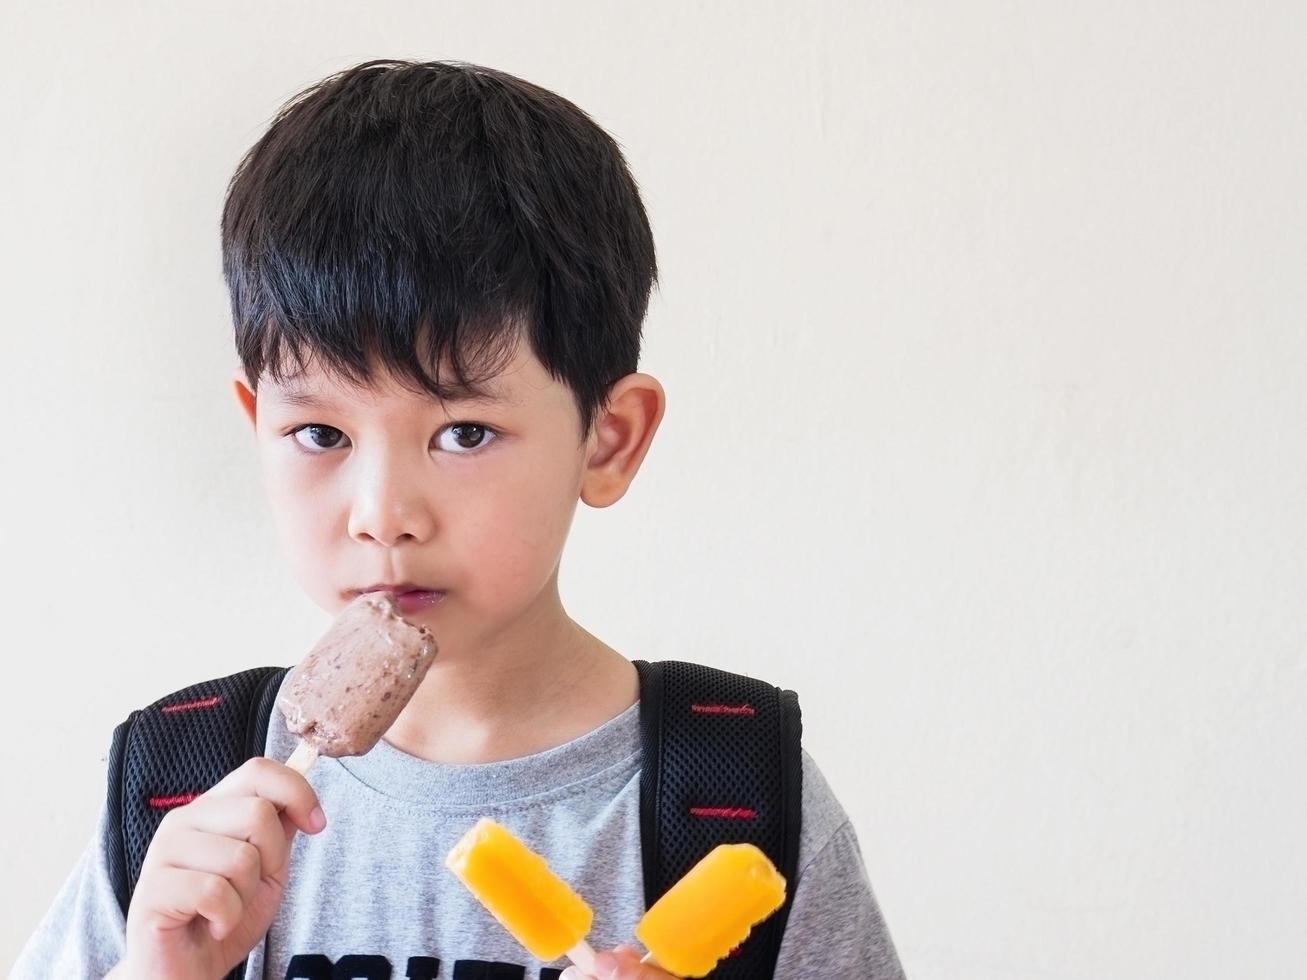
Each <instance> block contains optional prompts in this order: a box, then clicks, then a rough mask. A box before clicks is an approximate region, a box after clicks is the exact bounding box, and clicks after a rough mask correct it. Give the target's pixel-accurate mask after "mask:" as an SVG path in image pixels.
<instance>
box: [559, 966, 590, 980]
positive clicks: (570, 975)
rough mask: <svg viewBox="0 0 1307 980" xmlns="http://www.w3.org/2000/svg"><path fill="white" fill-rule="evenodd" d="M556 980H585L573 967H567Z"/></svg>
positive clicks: (582, 974)
mask: <svg viewBox="0 0 1307 980" xmlns="http://www.w3.org/2000/svg"><path fill="white" fill-rule="evenodd" d="M558 980H585V974H584V973H582V972H581V971H580V970H578V969H577V968H576V967H574V966H569V967H568V968H567V969H566V970H564V971H563V972H562V973H560V974H559V975H558Z"/></svg>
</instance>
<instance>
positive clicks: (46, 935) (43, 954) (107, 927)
mask: <svg viewBox="0 0 1307 980" xmlns="http://www.w3.org/2000/svg"><path fill="white" fill-rule="evenodd" d="M107 825H108V812H107V806H106V805H105V802H104V801H101V803H100V815H99V819H98V820H97V821H96V835H95V837H94V839H92V840H91V841H90V842H89V843H88V844H87V845H86V848H85V849H84V850H83V851H82V854H81V857H80V858H78V860H77V863H76V865H74V866H73V870H72V872H71V873H70V874H69V875H68V878H67V879H66V880H65V881H64V883H63V887H61V888H60V889H59V893H58V894H57V895H56V896H55V899H54V903H53V904H52V905H51V906H50V908H49V910H48V911H47V912H46V913H45V917H44V918H42V919H41V922H40V924H39V925H38V926H37V927H36V931H35V932H34V933H32V935H31V937H30V938H29V939H28V940H27V944H26V945H25V946H24V947H23V951H22V952H21V953H19V954H18V962H17V963H15V964H14V968H13V972H12V973H10V975H9V978H10V980H48V978H49V977H60V978H68V980H80V978H88V980H89V978H96V980H99V978H102V977H103V976H104V975H105V974H106V973H108V972H109V971H110V970H111V969H113V967H114V965H115V964H116V963H117V962H118V961H119V960H120V959H122V957H123V952H124V949H125V947H126V923H125V921H124V918H123V913H122V909H120V908H119V907H118V899H117V898H116V897H115V896H114V893H113V886H112V885H111V884H110V883H109V858H108V852H107V850H106V849H105V842H106V841H107V839H108V837H107V834H106V829H107Z"/></svg>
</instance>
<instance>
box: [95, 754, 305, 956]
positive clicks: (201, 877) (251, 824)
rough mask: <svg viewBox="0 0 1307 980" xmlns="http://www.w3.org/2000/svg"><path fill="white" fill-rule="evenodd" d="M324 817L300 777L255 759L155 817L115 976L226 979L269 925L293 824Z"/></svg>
mask: <svg viewBox="0 0 1307 980" xmlns="http://www.w3.org/2000/svg"><path fill="white" fill-rule="evenodd" d="M325 826H326V818H325V817H324V816H323V815H322V810H321V808H320V807H319V806H318V797H317V794H316V793H315V792H314V791H313V787H311V786H310V785H309V784H308V781H307V780H305V778H304V777H303V776H301V775H300V774H299V773H297V772H295V771H294V770H293V769H288V768H286V766H284V765H282V764H281V763H280V762H276V761H274V760H272V759H265V758H253V759H250V760H249V761H248V762H246V763H245V764H244V765H243V766H241V767H240V768H239V769H236V770H234V771H233V772H231V773H228V775H227V776H226V777H225V778H224V779H223V780H222V782H220V783H218V784H217V785H216V786H214V787H213V788H212V789H210V790H209V791H208V792H207V793H204V794H202V795H201V796H197V797H196V798H195V799H194V800H192V801H191V802H190V803H187V804H186V805H185V806H179V807H177V808H176V809H175V810H171V811H169V813H168V814H167V816H165V817H164V818H163V822H162V823H160V824H159V829H158V831H156V832H155V835H154V839H153V840H151V842H150V847H149V850H147V851H146V852H145V862H144V864H143V865H142V866H141V877H140V880H139V881H138V882H137V884H136V890H135V892H134V893H133V894H132V902H131V905H130V906H129V908H128V910H127V952H126V955H125V956H124V958H123V961H122V962H121V963H120V964H119V965H118V966H117V967H116V968H115V969H114V971H113V973H112V974H111V976H113V977H115V978H118V977H123V978H137V977H140V978H145V977H149V978H158V980H171V978H183V977H184V978H187V980H190V978H195V980H208V978H212V980H221V978H222V977H223V976H225V975H226V974H227V972H228V971H229V970H231V969H232V968H233V967H234V966H235V965H236V964H237V963H239V962H240V961H241V960H242V959H244V957H245V955H246V954H247V953H249V951H250V950H251V949H253V948H254V945H255V944H256V943H257V942H258V941H259V940H260V939H262V938H263V936H264V934H265V933H266V932H267V931H268V927H269V926H270V925H271V924H272V917H273V916H274V915H275V914H276V911H277V906H278V905H280V904H281V896H282V892H283V891H284V890H285V887H286V875H287V869H288V865H289V857H290V842H291V840H292V838H294V836H295V831H296V829H297V828H298V829H299V830H302V831H304V832H305V833H307V834H316V833H317V832H318V831H320V830H322V828H323V827H325Z"/></svg>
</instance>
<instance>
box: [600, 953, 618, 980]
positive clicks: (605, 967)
mask: <svg viewBox="0 0 1307 980" xmlns="http://www.w3.org/2000/svg"><path fill="white" fill-rule="evenodd" d="M617 966H618V963H617V957H616V956H614V955H613V954H612V953H596V954H595V976H596V977H598V978H599V980H607V978H608V977H611V976H612V975H613V974H614V973H616V972H617Z"/></svg>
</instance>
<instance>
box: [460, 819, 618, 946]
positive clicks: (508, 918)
mask: <svg viewBox="0 0 1307 980" xmlns="http://www.w3.org/2000/svg"><path fill="white" fill-rule="evenodd" d="M445 866H446V867H447V868H449V870H451V871H453V872H454V874H456V875H458V877H459V879H460V880H461V881H462V882H463V884H465V885H467V887H468V890H469V891H471V892H472V894H473V895H475V896H476V898H477V900H478V901H479V902H480V903H481V904H482V905H484V906H485V907H486V908H487V909H488V910H489V911H490V914H491V915H493V916H494V917H495V918H496V919H498V920H499V921H500V923H501V924H502V925H503V927H504V928H505V929H507V930H508V931H509V932H510V933H512V935H513V938H514V939H516V940H517V941H518V942H519V943H521V944H522V945H523V946H525V947H526V948H527V949H528V950H530V951H531V955H532V956H534V957H536V958H537V959H540V960H543V961H545V962H549V961H550V960H554V959H557V958H558V957H560V956H562V955H563V954H567V955H568V956H569V957H570V958H571V959H572V960H573V961H574V962H576V963H577V965H578V966H581V967H582V968H583V969H587V967H588V966H589V965H590V962H589V961H590V960H592V957H593V951H592V950H591V949H590V947H589V946H588V945H587V944H586V943H585V937H586V934H587V933H588V932H589V931H590V924H591V922H592V921H593V920H594V912H593V911H591V909H590V906H589V905H587V904H586V903H585V900H584V899H582V898H581V896H580V895H578V894H577V893H576V892H574V891H572V889H571V887H569V886H568V884H567V882H565V881H563V879H562V878H560V877H558V875H556V874H554V873H553V871H551V870H550V869H549V865H548V864H547V863H546V861H545V859H544V858H542V857H541V856H540V855H539V854H536V853H535V852H534V851H532V850H531V849H530V848H529V847H527V846H526V845H525V844H523V843H522V842H521V841H520V840H518V839H517V838H516V837H514V836H513V834H512V833H511V832H510V831H509V830H507V829H505V828H504V827H502V826H500V825H499V824H497V823H495V822H494V821H493V820H491V819H490V818H489V817H482V818H481V819H480V820H478V821H477V823H476V825H475V826H474V827H473V828H472V829H471V830H469V831H468V832H467V833H466V834H464V835H463V839H462V840H460V841H459V842H458V843H457V844H455V845H454V848H453V850H451V851H450V852H449V854H448V855H447V856H446V858H445ZM578 957H579V958H578ZM587 972H590V971H589V970H588V969H587Z"/></svg>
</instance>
